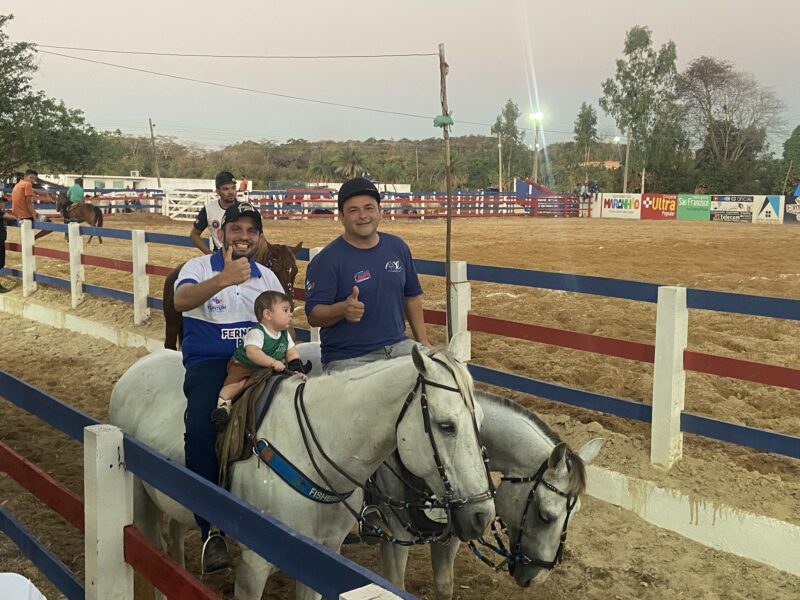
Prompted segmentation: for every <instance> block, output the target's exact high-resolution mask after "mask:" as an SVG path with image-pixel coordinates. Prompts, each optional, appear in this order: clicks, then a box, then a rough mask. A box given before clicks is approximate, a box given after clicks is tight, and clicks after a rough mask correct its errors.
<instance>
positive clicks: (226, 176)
mask: <svg viewBox="0 0 800 600" xmlns="http://www.w3.org/2000/svg"><path fill="white" fill-rule="evenodd" d="M215 181H216V183H217V189H219V188H221V187H222V186H223V185H225V184H226V183H236V179H235V178H234V177H233V173H231V172H230V171H220V172H219V173H217V177H216V180H215Z"/></svg>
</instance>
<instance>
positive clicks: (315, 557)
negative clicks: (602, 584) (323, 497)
mask: <svg viewBox="0 0 800 600" xmlns="http://www.w3.org/2000/svg"><path fill="white" fill-rule="evenodd" d="M0 390H2V395H3V397H4V398H5V399H6V400H8V401H10V402H11V403H12V404H15V405H17V406H18V407H20V408H22V409H23V410H25V411H27V412H29V413H31V414H33V415H35V416H36V417H38V418H39V419H41V420H43V421H45V422H46V423H48V424H49V425H51V426H53V427H55V428H56V429H58V430H59V431H61V432H63V433H65V434H66V435H68V436H69V437H71V438H72V439H74V440H77V441H79V442H81V443H83V429H84V428H85V427H88V426H89V425H95V424H97V423H99V421H97V420H96V419H94V418H92V417H90V416H89V415H87V414H85V413H83V412H81V411H79V410H77V409H75V408H73V407H71V406H69V405H68V404H65V403H64V402H61V401H60V400H58V399H57V398H54V397H53V396H50V395H49V394H47V393H45V392H43V391H42V390H40V389H38V388H37V387H35V386H32V385H30V384H29V383H26V382H24V381H22V380H20V379H18V378H16V377H14V376H13V375H11V374H9V373H7V372H5V371H2V370H0ZM124 448H125V465H126V467H127V468H128V469H129V470H130V471H131V472H133V473H134V474H136V475H137V476H138V477H140V478H141V479H143V480H145V481H147V482H148V483H150V484H151V485H153V486H155V487H157V488H158V489H159V490H161V491H162V492H164V493H165V494H167V495H168V496H170V497H171V498H173V499H174V500H175V501H177V502H179V503H180V504H183V505H184V506H186V507H187V508H188V509H189V510H191V511H193V512H194V513H197V514H200V515H202V516H203V517H205V518H206V519H208V520H210V521H212V522H213V523H215V524H216V525H218V526H219V527H221V528H222V529H223V530H224V531H225V532H227V533H228V534H229V535H231V536H232V537H233V538H234V539H236V540H237V541H238V542H239V543H241V544H244V545H245V546H247V547H248V548H250V549H251V550H254V551H255V552H257V553H258V554H259V555H260V556H262V557H264V558H265V559H266V560H268V561H269V562H271V563H272V564H274V565H276V566H277V567H279V568H280V569H281V570H283V571H284V572H286V573H287V574H288V575H289V576H291V577H294V578H295V579H297V580H299V581H302V582H303V583H305V584H306V585H308V586H309V587H311V588H313V589H314V590H316V591H318V592H319V593H321V594H322V595H323V596H324V597H326V598H338V597H339V595H340V594H341V593H343V592H346V591H348V590H353V589H356V588H359V587H363V586H365V585H369V584H376V585H379V586H380V587H383V588H386V589H388V590H389V591H391V592H392V593H394V594H397V595H398V596H400V597H401V598H405V599H407V600H411V599H413V598H414V596H413V595H411V594H409V593H408V592H405V591H403V590H400V589H399V588H397V587H395V586H394V585H392V584H391V583H389V582H388V581H386V580H385V579H383V578H382V577H380V576H378V575H376V574H375V573H373V572H372V571H369V570H368V569H366V568H364V567H362V566H360V565H358V564H356V563H354V562H352V561H350V560H348V559H347V558H345V557H343V556H342V555H340V554H338V553H336V552H334V551H333V550H331V549H330V548H328V547H326V546H323V545H322V544H320V543H318V542H316V541H315V540H312V539H311V538H308V537H306V536H304V535H302V534H300V533H298V532H296V531H294V530H292V529H290V528H289V527H287V526H286V525H284V524H283V523H281V522H280V521H278V520H277V519H275V518H273V517H271V516H269V515H267V514H264V513H262V512H260V511H259V510H258V509H256V508H254V507H252V506H251V505H249V504H247V503H246V502H244V501H242V500H241V499H240V498H238V497H236V496H234V495H232V494H231V493H229V492H227V491H226V490H224V489H222V488H220V487H218V486H216V485H214V484H213V483H210V482H208V481H206V480H205V479H203V478H202V477H199V476H198V475H196V474H195V473H193V472H191V471H189V470H188V469H186V468H185V467H184V466H183V465H179V464H177V463H175V462H173V461H170V460H169V459H167V458H166V457H164V456H163V455H162V454H160V453H158V452H156V451H155V450H153V449H152V448H149V447H148V446H146V445H144V444H142V443H141V442H139V441H138V440H136V439H134V438H131V437H129V436H127V435H126V436H125V440H124ZM9 517H10V516H9ZM0 527H2V528H3V530H4V531H7V532H8V533H9V535H10V536H11V535H13V536H14V538H13V539H15V541H16V540H19V541H20V544H18V545H19V546H20V549H21V550H22V551H23V552H24V553H25V554H26V556H28V557H29V558H30V559H31V560H32V561H33V562H34V564H36V566H37V567H38V568H39V569H40V570H41V571H42V573H44V574H45V575H46V576H47V577H48V578H49V579H50V580H51V581H52V582H53V583H54V584H55V585H56V586H57V587H58V588H59V589H60V590H61V591H62V592H63V593H64V594H65V595H67V596H68V597H69V598H83V588H82V587H81V586H80V582H79V581H78V580H77V579H76V578H75V577H74V574H72V573H70V572H69V570H68V569H66V567H63V565H61V563H60V561H58V559H57V558H55V557H54V556H53V555H52V553H50V552H49V550H47V548H46V546H44V545H42V544H41V542H39V541H38V540H36V539H35V538H34V537H33V536H32V535H30V533H29V532H27V531H25V529H24V527H22V526H21V525H19V523H17V522H16V521H15V520H14V519H13V517H11V518H7V516H5V515H4V514H3V513H0ZM59 565H61V567H63V568H60V567H59ZM70 576H71V577H70ZM70 586H71V587H70ZM76 586H77V587H76ZM67 591H70V593H71V594H73V595H69V594H67ZM79 592H80V593H79Z"/></svg>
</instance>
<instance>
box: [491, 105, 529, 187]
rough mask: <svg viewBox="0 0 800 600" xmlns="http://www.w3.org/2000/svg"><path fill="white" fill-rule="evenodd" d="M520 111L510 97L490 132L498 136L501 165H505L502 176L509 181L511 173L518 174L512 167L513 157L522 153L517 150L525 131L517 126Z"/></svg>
mask: <svg viewBox="0 0 800 600" xmlns="http://www.w3.org/2000/svg"><path fill="white" fill-rule="evenodd" d="M519 116H520V112H519V106H517V103H516V102H514V101H513V100H512V99H511V98H509V99H508V100H507V101H506V104H505V106H504V107H503V109H502V110H501V111H500V114H499V115H497V119H496V120H495V122H494V125H492V129H491V131H492V134H493V135H494V136H498V134H499V137H500V144H501V145H502V148H501V151H502V154H503V166H504V167H505V173H504V178H505V179H506V180H507V181H511V176H512V173H516V174H519V171H517V169H515V168H514V166H513V165H514V158H515V157H516V156H519V155H523V156H524V153H521V152H519V149H520V146H522V138H523V136H524V135H525V132H524V131H523V130H522V129H520V128H519V127H518V126H517V121H518V120H519Z"/></svg>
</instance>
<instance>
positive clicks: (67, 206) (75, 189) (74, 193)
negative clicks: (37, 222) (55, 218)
mask: <svg viewBox="0 0 800 600" xmlns="http://www.w3.org/2000/svg"><path fill="white" fill-rule="evenodd" d="M85 195H86V192H84V190H83V177H78V178H77V179H76V180H75V183H74V184H72V185H71V186H70V188H69V189H68V190H67V200H68V202H65V203H64V207H63V209H62V212H61V214H62V215H64V221H65V222H66V221H69V216H68V213H69V211H70V210H72V209H73V208H74V207H75V206H76V205H77V204H78V203H79V202H83V198H84V196H85Z"/></svg>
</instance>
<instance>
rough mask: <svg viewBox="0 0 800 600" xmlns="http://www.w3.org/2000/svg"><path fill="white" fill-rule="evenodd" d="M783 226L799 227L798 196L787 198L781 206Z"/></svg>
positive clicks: (799, 210) (799, 200) (799, 199)
mask: <svg viewBox="0 0 800 600" xmlns="http://www.w3.org/2000/svg"><path fill="white" fill-rule="evenodd" d="M783 224H784V225H800V196H789V197H788V198H786V201H785V202H784V204H783Z"/></svg>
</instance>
